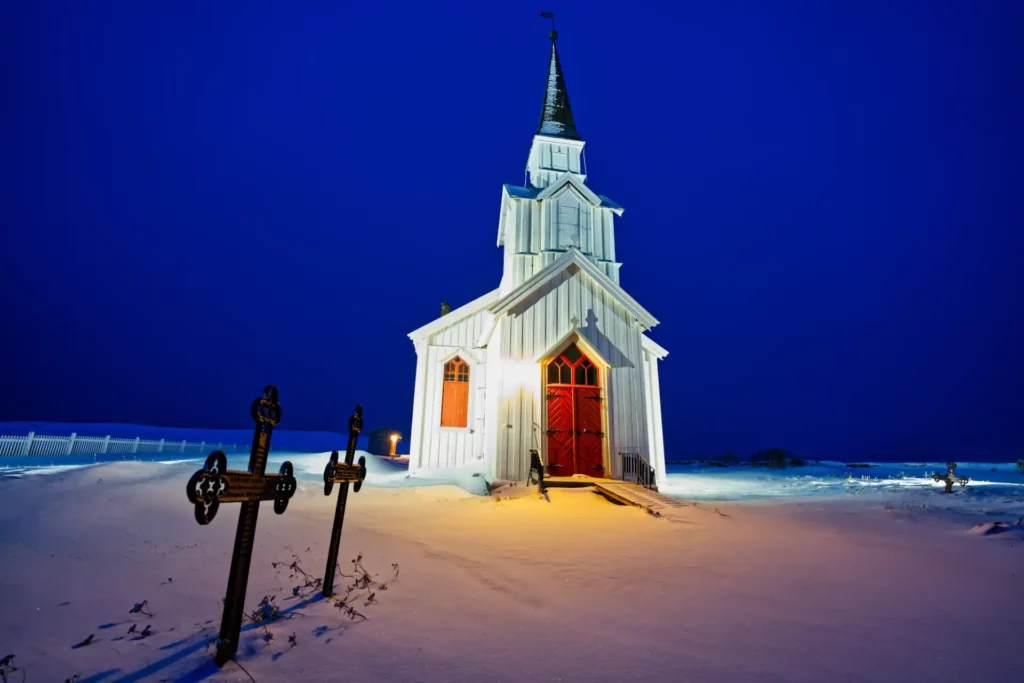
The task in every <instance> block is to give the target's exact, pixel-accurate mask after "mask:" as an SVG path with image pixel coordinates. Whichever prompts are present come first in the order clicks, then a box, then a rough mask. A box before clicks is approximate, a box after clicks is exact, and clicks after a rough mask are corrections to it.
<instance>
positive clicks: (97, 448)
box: [0, 432, 238, 457]
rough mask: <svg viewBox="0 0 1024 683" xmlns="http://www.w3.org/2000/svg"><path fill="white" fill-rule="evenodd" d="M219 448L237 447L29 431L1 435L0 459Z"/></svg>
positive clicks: (228, 450)
mask: <svg viewBox="0 0 1024 683" xmlns="http://www.w3.org/2000/svg"><path fill="white" fill-rule="evenodd" d="M214 449H218V450H222V451H224V452H226V453H234V452H235V451H236V450H237V449H238V444H228V445H227V446H225V445H224V444H223V443H216V444H214V443H212V442H211V443H207V442H205V441H201V442H198V443H196V442H195V441H168V440H166V439H160V440H159V441H156V440H153V439H140V438H134V439H116V438H113V437H111V436H109V435H107V436H78V434H77V433H76V432H72V433H71V436H43V435H39V434H36V433H35V432H29V433H28V436H0V457H2V456H5V455H99V454H101V453H102V454H106V453H196V454H199V455H208V454H209V451H211V450H214Z"/></svg>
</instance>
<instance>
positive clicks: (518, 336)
mask: <svg viewBox="0 0 1024 683" xmlns="http://www.w3.org/2000/svg"><path fill="white" fill-rule="evenodd" d="M504 313H506V314H507V315H505V316H504V317H503V318H502V325H501V328H502V334H501V339H500V344H501V357H502V358H505V359H510V360H516V361H530V362H531V363H536V362H538V361H539V360H540V359H541V358H542V356H543V355H544V354H545V353H547V352H548V351H549V350H550V349H551V348H553V347H555V346H557V345H558V343H559V342H560V341H562V340H564V339H565V338H567V335H571V334H578V335H579V336H581V337H583V338H584V339H586V341H587V342H588V343H589V344H590V345H591V346H593V347H594V348H595V349H596V350H597V352H598V354H599V355H600V356H601V357H602V358H604V359H607V362H608V363H609V365H611V366H613V367H631V366H633V365H634V364H635V363H636V361H637V360H638V358H639V350H640V343H641V342H640V330H639V327H638V326H637V324H636V317H635V316H634V315H633V313H632V312H631V311H630V310H628V309H627V308H626V307H625V306H623V305H622V304H621V303H620V302H619V300H618V299H617V298H616V297H614V296H612V295H611V294H610V293H609V292H608V291H607V290H606V289H605V288H604V287H602V286H601V284H600V283H599V282H598V281H596V280H595V279H594V278H592V277H591V276H590V275H588V274H587V273H585V272H584V271H583V270H582V269H581V268H579V267H576V266H570V267H568V268H564V269H561V270H560V271H558V272H557V274H556V275H555V276H554V277H551V278H549V279H547V280H546V281H545V282H544V283H543V284H541V285H540V286H538V287H535V288H533V289H532V290H531V291H530V292H529V293H528V294H526V295H525V296H523V297H521V298H519V299H518V300H517V301H516V302H515V304H514V305H512V306H510V307H509V308H508V309H507V310H505V311H504ZM496 341H498V340H494V339H492V340H491V343H495V342H496Z"/></svg>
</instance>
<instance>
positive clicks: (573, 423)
mask: <svg viewBox="0 0 1024 683" xmlns="http://www.w3.org/2000/svg"><path fill="white" fill-rule="evenodd" d="M600 375H601V373H600V372H598V369H597V366H595V365H594V364H593V363H592V362H591V361H590V359H589V358H587V357H586V356H585V355H583V353H582V352H581V351H580V350H579V348H577V346H576V345H575V344H573V345H572V346H570V347H569V348H567V349H566V350H565V351H563V352H562V354H561V355H560V356H559V357H558V358H556V359H555V360H553V361H551V363H549V364H548V367H547V380H548V381H547V385H548V393H547V401H548V430H547V435H548V474H550V475H553V476H558V477H567V476H572V475H573V474H586V475H589V476H591V477H603V476H605V473H604V432H602V431H601V430H602V423H603V421H602V419H601V405H602V399H601V385H600Z"/></svg>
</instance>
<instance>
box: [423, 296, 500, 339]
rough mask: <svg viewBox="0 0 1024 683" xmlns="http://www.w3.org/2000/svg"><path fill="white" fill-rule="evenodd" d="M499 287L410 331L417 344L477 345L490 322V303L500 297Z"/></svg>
mask: <svg viewBox="0 0 1024 683" xmlns="http://www.w3.org/2000/svg"><path fill="white" fill-rule="evenodd" d="M498 295H499V291H498V290H497V289H494V290H492V291H490V292H488V293H487V294H484V295H483V296H481V297H479V298H477V299H474V300H473V301H470V302H469V303H468V304H466V305H464V306H460V307H459V308H456V309H455V310H454V311H451V312H450V313H448V314H447V315H443V316H441V317H440V318H437V319H436V320H433V321H431V322H429V323H427V324H426V325H423V326H422V327H420V328H417V329H415V330H413V331H412V332H410V333H409V338H410V339H411V340H412V341H413V343H415V344H421V343H424V342H426V343H428V344H433V345H440V346H463V347H467V348H470V347H473V346H474V345H475V341H476V339H477V338H478V337H479V336H480V334H481V333H482V332H483V330H484V328H485V327H486V326H487V322H488V318H489V315H490V314H489V313H488V312H487V307H488V306H490V305H491V304H493V303H494V302H495V301H497V299H498Z"/></svg>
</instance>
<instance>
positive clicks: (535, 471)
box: [526, 448, 544, 493]
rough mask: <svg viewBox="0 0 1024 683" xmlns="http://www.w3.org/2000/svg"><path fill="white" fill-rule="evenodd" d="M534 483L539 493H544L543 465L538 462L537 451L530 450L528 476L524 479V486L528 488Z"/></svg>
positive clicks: (538, 455) (538, 454)
mask: <svg viewBox="0 0 1024 683" xmlns="http://www.w3.org/2000/svg"><path fill="white" fill-rule="evenodd" d="M534 481H536V482H537V486H538V487H539V488H540V492H541V493H544V463H542V462H541V461H540V453H539V452H537V449H535V448H531V449H530V476H529V477H528V478H527V479H526V485H527V486H529V485H530V484H532V483H533V482H534Z"/></svg>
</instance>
